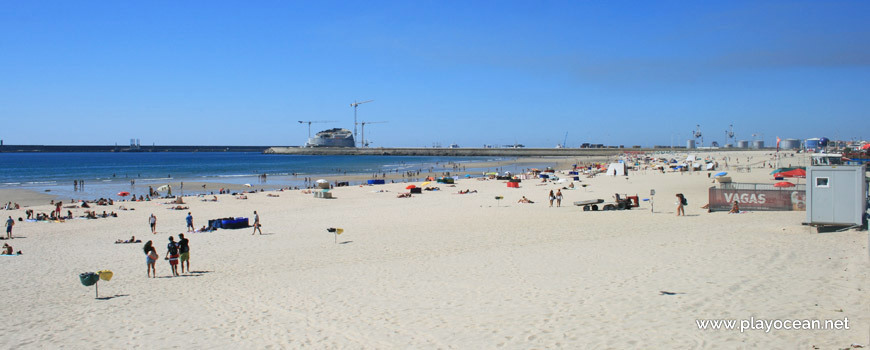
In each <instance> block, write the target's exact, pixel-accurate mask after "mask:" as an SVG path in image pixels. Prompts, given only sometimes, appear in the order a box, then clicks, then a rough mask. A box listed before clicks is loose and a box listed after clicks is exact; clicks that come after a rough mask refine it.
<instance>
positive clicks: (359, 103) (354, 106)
mask: <svg viewBox="0 0 870 350" xmlns="http://www.w3.org/2000/svg"><path fill="white" fill-rule="evenodd" d="M372 101H374V100H368V101H362V102H356V101H353V103H351V104H350V106H351V107H353V141H354V142H356V140H357V138H356V126H357V122H356V108H357V107H359V105H361V104H363V103H369V102H372ZM360 145H362V143H360Z"/></svg>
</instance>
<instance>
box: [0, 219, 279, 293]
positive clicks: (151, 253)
mask: <svg viewBox="0 0 870 350" xmlns="http://www.w3.org/2000/svg"><path fill="white" fill-rule="evenodd" d="M10 219H11V217H10ZM184 220H185V222H186V223H187V232H196V230H195V229H194V226H193V214H191V212H187V217H185V218H184ZM148 224H149V226H150V227H151V233H152V234H157V216H155V215H154V214H153V213H152V214H151V216H150V217H149V218H148ZM12 225H14V222H13V223H12ZM253 226H254V232H252V233H251V234H252V235H253V234H256V233H258V232H259V233H260V234H261V235H262V234H263V230H262V229H261V225H260V215H259V214H257V211H256V210H255V211H254V225H253ZM11 232H12V230H11V226H9V228H8V229H7V233H8V234H9V235H10V237H11ZM142 250H143V251H144V252H145V264H146V270H147V272H148V277H149V278H155V277H157V270H156V267H155V264H156V263H157V259H158V258H159V257H160V256H159V255H158V254H157V249H156V248H154V242H153V241H148V242H147V243H145V246H143V247H142ZM164 260H167V261H169V267H170V268H171V269H172V275H173V276H178V266H179V265H181V273H184V270H185V268H186V269H187V273H190V241H189V240H188V239H187V238H185V237H184V234H183V233H179V234H178V242H176V241H175V237H172V236H169V243H168V244H167V245H166V255H165V257H164Z"/></svg>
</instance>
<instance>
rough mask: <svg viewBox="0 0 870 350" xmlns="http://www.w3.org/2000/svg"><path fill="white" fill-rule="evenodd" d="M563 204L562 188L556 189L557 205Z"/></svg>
mask: <svg viewBox="0 0 870 350" xmlns="http://www.w3.org/2000/svg"><path fill="white" fill-rule="evenodd" d="M561 206H562V190H556V207H561Z"/></svg>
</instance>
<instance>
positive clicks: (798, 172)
mask: <svg viewBox="0 0 870 350" xmlns="http://www.w3.org/2000/svg"><path fill="white" fill-rule="evenodd" d="M773 176H774V177H796V178H805V177H807V171H806V170H804V169H800V168H797V169H794V170H789V171H785V172H781V173H776V174H773Z"/></svg>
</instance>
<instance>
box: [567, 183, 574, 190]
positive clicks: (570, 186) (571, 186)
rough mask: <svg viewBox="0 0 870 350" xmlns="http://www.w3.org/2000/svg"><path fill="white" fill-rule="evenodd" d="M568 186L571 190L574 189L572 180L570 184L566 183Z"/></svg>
mask: <svg viewBox="0 0 870 350" xmlns="http://www.w3.org/2000/svg"><path fill="white" fill-rule="evenodd" d="M568 188H570V189H572V190H573V189H574V182H571V184H570V185H568Z"/></svg>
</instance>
